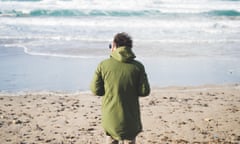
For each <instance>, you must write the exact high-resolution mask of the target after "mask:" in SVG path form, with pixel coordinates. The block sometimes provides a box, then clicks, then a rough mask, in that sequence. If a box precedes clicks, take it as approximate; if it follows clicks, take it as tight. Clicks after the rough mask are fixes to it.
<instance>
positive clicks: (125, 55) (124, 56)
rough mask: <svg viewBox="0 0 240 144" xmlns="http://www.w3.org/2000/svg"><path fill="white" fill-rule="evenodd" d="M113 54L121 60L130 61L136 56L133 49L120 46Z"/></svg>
mask: <svg viewBox="0 0 240 144" xmlns="http://www.w3.org/2000/svg"><path fill="white" fill-rule="evenodd" d="M111 56H112V57H113V58H114V59H116V60H118V61H121V62H129V61H132V60H133V59H134V58H136V56H135V54H134V53H133V52H132V49H131V48H129V47H125V46H123V47H118V48H117V49H116V50H115V51H113V52H112V53H111Z"/></svg>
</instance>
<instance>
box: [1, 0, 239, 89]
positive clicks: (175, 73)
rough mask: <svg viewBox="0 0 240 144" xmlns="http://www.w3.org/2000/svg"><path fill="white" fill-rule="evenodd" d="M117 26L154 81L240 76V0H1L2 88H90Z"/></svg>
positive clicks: (221, 80) (230, 80)
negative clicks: (128, 40) (130, 43)
mask: <svg viewBox="0 0 240 144" xmlns="http://www.w3.org/2000/svg"><path fill="white" fill-rule="evenodd" d="M119 32H127V33H128V34H129V35H131V36H132V39H133V51H134V52H135V54H136V56H137V58H136V59H137V60H139V61H141V62H142V63H143V64H144V66H145V70H146V73H147V75H148V78H149V81H150V84H151V87H153V88H154V87H167V86H198V85H209V84H236V83H240V0H126V1H123V0H101V1H100V0H0V91H1V92H19V91H67V92H75V91H88V90H89V85H90V82H91V80H92V76H93V73H94V71H95V69H96V66H97V65H98V64H99V63H100V61H102V60H103V59H106V58H109V54H110V50H109V49H108V45H109V43H111V41H112V39H113V36H114V35H115V34H116V33H119Z"/></svg>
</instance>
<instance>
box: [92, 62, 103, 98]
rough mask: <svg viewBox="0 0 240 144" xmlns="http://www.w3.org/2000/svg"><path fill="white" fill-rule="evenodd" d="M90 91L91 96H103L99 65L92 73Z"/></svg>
mask: <svg viewBox="0 0 240 144" xmlns="http://www.w3.org/2000/svg"><path fill="white" fill-rule="evenodd" d="M90 89H91V91H92V92H93V94H95V95H97V96H103V95H104V94H105V90H104V81H103V79H102V74H101V65H100V64H99V65H98V67H97V69H96V71H95V73H94V76H93V80H92V82H91V85H90Z"/></svg>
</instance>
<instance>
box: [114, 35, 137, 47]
mask: <svg viewBox="0 0 240 144" xmlns="http://www.w3.org/2000/svg"><path fill="white" fill-rule="evenodd" d="M113 42H115V43H116V46H117V47H120V46H126V47H129V48H132V38H131V37H130V36H129V35H128V34H127V33H125V32H121V33H117V34H116V35H115V36H114V39H113Z"/></svg>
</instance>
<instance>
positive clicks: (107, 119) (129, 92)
mask: <svg viewBox="0 0 240 144" xmlns="http://www.w3.org/2000/svg"><path fill="white" fill-rule="evenodd" d="M110 48H111V55H110V58H109V59H106V60H104V61H102V62H101V63H100V64H99V65H98V67H97V69H96V72H95V74H94V78H93V81H92V83H91V91H92V92H93V93H94V94H95V95H98V96H103V97H102V126H103V128H104V130H105V132H106V135H107V140H106V141H107V144H118V143H123V144H135V138H136V136H137V134H138V133H139V132H141V131H142V124H141V119H140V106H139V100H138V98H139V96H147V95H149V93H150V86H149V83H148V79H147V75H146V73H145V69H144V66H143V65H142V64H141V63H140V62H138V61H136V60H134V59H135V57H136V56H135V55H134V53H133V52H132V39H131V37H130V36H129V35H128V34H127V33H124V32H123V33H118V34H116V35H115V36H114V39H113V42H112V44H111V45H110Z"/></svg>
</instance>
